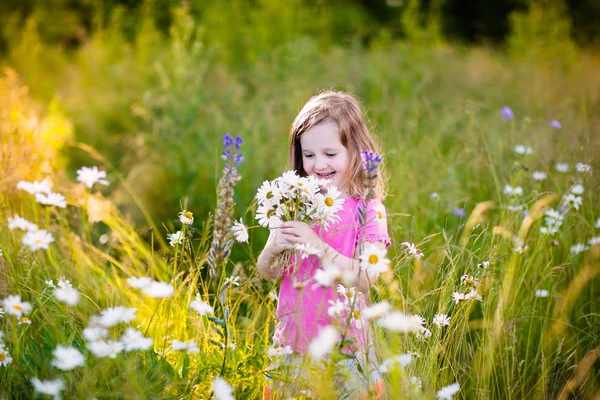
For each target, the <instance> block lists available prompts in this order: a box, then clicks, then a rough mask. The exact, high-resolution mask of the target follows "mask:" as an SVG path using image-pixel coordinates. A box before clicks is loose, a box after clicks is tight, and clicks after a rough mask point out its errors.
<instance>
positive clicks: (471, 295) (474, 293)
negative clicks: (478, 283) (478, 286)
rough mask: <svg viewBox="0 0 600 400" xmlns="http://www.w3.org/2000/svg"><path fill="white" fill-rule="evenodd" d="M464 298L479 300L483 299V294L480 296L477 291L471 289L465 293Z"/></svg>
mask: <svg viewBox="0 0 600 400" xmlns="http://www.w3.org/2000/svg"><path fill="white" fill-rule="evenodd" d="M465 300H479V301H482V300H483V296H481V295H480V294H479V292H477V290H475V289H471V291H470V292H469V293H466V294H465Z"/></svg>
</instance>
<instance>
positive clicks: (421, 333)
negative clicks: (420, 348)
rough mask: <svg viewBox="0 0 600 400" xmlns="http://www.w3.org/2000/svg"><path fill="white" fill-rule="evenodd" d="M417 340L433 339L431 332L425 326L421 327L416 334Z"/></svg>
mask: <svg viewBox="0 0 600 400" xmlns="http://www.w3.org/2000/svg"><path fill="white" fill-rule="evenodd" d="M415 334H416V337H417V339H419V340H425V339H429V338H430V337H431V331H430V330H429V329H427V328H425V327H424V326H421V327H419V328H418V329H417V331H416V332H415Z"/></svg>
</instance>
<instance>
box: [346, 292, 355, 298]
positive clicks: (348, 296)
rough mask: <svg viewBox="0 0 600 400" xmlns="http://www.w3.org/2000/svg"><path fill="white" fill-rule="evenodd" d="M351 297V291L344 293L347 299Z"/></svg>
mask: <svg viewBox="0 0 600 400" xmlns="http://www.w3.org/2000/svg"><path fill="white" fill-rule="evenodd" d="M352 296H354V293H352V292H351V291H348V292H347V293H346V297H347V298H349V299H351V298H352Z"/></svg>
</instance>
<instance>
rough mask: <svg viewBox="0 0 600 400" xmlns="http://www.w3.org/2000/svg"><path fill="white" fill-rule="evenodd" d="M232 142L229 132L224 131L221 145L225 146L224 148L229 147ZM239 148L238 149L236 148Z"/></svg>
mask: <svg viewBox="0 0 600 400" xmlns="http://www.w3.org/2000/svg"><path fill="white" fill-rule="evenodd" d="M232 144H233V137H231V135H230V134H229V133H226V134H225V136H223V146H225V148H226V149H228V148H230V147H231V145H232ZM236 150H239V149H236Z"/></svg>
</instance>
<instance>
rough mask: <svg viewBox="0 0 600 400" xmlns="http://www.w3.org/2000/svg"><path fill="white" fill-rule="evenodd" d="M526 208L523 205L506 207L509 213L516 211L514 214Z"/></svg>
mask: <svg viewBox="0 0 600 400" xmlns="http://www.w3.org/2000/svg"><path fill="white" fill-rule="evenodd" d="M524 208H525V207H524V206H522V205H518V206H513V205H510V206H506V209H507V210H508V211H514V212H519V211H522V210H523V209H524Z"/></svg>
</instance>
